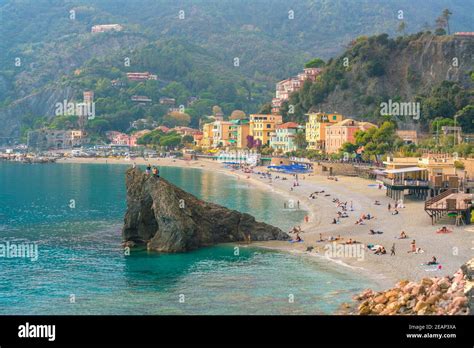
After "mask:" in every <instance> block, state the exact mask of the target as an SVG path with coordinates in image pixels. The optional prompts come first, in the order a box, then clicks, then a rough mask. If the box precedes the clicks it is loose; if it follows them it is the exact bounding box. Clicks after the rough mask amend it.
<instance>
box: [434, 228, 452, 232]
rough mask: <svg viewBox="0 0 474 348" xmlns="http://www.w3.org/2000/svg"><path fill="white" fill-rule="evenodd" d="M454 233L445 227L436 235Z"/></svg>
mask: <svg viewBox="0 0 474 348" xmlns="http://www.w3.org/2000/svg"><path fill="white" fill-rule="evenodd" d="M451 232H452V231H451V230H449V229H448V228H447V227H446V226H443V227H442V228H440V229H439V230H438V231H436V233H451Z"/></svg>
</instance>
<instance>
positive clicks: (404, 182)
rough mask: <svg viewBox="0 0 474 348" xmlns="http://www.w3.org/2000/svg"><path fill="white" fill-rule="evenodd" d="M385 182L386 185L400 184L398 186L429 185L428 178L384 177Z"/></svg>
mask: <svg viewBox="0 0 474 348" xmlns="http://www.w3.org/2000/svg"><path fill="white" fill-rule="evenodd" d="M382 181H383V183H384V184H385V185H386V186H391V187H393V186H398V187H407V188H411V187H426V188H428V187H429V181H428V180H414V179H404V180H401V179H389V178H383V179H382Z"/></svg>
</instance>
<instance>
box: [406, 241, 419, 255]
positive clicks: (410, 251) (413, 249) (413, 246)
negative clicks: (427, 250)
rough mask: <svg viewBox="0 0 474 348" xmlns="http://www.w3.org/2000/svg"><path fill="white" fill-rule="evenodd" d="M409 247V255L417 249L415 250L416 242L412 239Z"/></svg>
mask: <svg viewBox="0 0 474 348" xmlns="http://www.w3.org/2000/svg"><path fill="white" fill-rule="evenodd" d="M410 245H411V250H408V252H409V253H416V251H417V249H416V242H415V240H414V239H413V240H412V242H411V243H410Z"/></svg>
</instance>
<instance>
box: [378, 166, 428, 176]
mask: <svg viewBox="0 0 474 348" xmlns="http://www.w3.org/2000/svg"><path fill="white" fill-rule="evenodd" d="M424 170H426V168H421V167H408V168H399V169H387V170H384V173H387V174H400V173H412V172H421V171H424Z"/></svg>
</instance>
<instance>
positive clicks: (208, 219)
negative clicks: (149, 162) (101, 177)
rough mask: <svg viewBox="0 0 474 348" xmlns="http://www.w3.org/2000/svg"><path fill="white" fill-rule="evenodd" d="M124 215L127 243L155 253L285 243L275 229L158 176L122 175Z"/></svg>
mask: <svg viewBox="0 0 474 348" xmlns="http://www.w3.org/2000/svg"><path fill="white" fill-rule="evenodd" d="M126 184H127V212H126V214H125V225H124V227H123V230H122V235H123V239H124V242H125V244H126V245H131V246H135V245H147V247H148V249H150V250H155V251H160V252H183V251H188V250H193V249H197V248H199V247H203V246H208V245H214V244H217V243H226V242H238V241H245V240H248V236H250V239H251V240H252V241H267V240H287V239H289V236H288V235H287V234H286V233H284V232H283V231H282V230H280V229H279V228H277V227H274V226H271V225H268V224H265V223H263V222H257V221H255V218H254V217H253V216H251V215H249V214H245V213H240V212H238V211H235V210H231V209H227V208H225V207H222V206H220V205H217V204H213V203H208V202H204V201H202V200H200V199H198V198H196V197H195V196H193V195H191V194H189V193H187V192H185V191H183V190H181V189H180V188H178V187H176V186H175V185H173V184H171V183H169V182H168V181H166V180H165V179H163V178H155V177H153V176H151V175H147V174H145V173H144V172H142V171H141V170H139V169H138V168H135V169H133V168H131V169H129V170H127V173H126Z"/></svg>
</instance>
